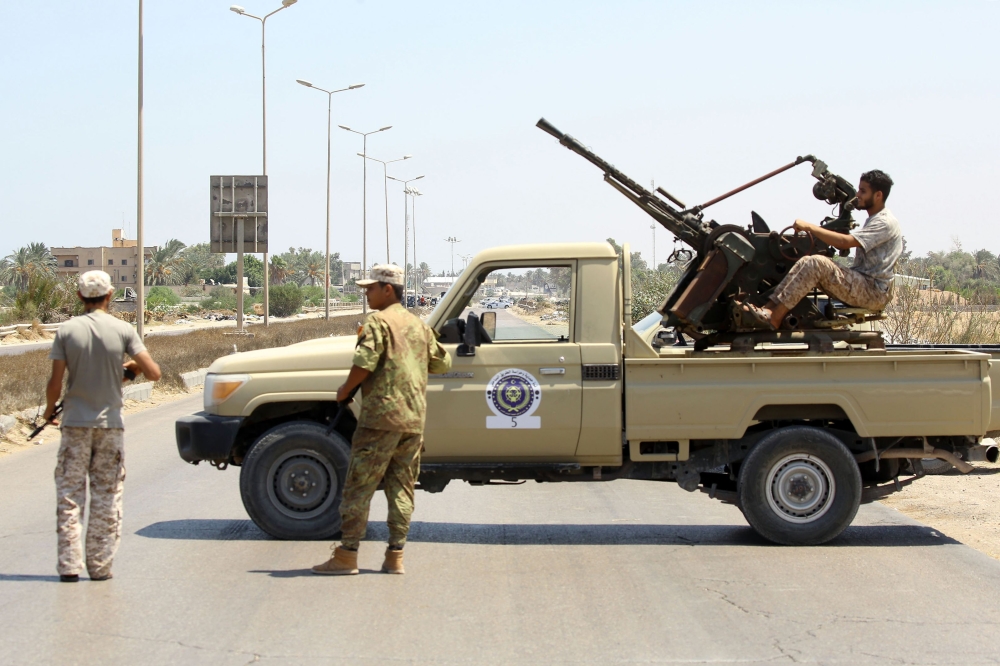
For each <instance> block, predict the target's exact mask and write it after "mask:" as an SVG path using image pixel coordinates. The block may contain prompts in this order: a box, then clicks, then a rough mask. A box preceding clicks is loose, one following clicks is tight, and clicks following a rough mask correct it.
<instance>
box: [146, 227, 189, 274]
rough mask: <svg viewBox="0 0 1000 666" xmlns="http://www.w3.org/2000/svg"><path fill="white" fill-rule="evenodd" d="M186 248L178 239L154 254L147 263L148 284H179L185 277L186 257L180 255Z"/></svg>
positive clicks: (169, 242)
mask: <svg viewBox="0 0 1000 666" xmlns="http://www.w3.org/2000/svg"><path fill="white" fill-rule="evenodd" d="M185 247H186V246H185V245H184V243H182V242H180V241H179V240H177V239H176V238H171V239H170V240H168V241H167V244H166V245H164V246H163V247H161V248H159V249H157V250H156V251H155V252H153V256H152V257H150V259H149V261H148V262H146V284H150V285H161V284H177V283H178V282H180V280H181V279H183V277H184V273H183V270H182V269H183V267H184V257H183V256H182V255H181V254H180V252H181V250H183V249H184V248H185Z"/></svg>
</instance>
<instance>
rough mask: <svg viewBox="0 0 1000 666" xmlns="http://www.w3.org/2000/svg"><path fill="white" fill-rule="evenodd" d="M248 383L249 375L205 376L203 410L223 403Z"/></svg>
mask: <svg viewBox="0 0 1000 666" xmlns="http://www.w3.org/2000/svg"><path fill="white" fill-rule="evenodd" d="M248 381H250V375H207V376H206V377H205V409H206V410H208V409H209V408H210V407H216V406H218V405H221V404H222V403H223V402H225V401H226V400H227V399H228V398H229V396H231V395H232V394H233V393H234V392H235V391H236V389H238V388H239V387H241V386H243V385H244V384H246V383H247V382H248Z"/></svg>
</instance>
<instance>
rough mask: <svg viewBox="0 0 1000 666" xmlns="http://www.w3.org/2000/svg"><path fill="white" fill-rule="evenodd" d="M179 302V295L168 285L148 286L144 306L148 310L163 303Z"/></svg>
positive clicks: (173, 303)
mask: <svg viewBox="0 0 1000 666" xmlns="http://www.w3.org/2000/svg"><path fill="white" fill-rule="evenodd" d="M180 302H181V297H180V296H178V295H177V294H176V293H175V292H174V290H173V289H170V288H169V287H150V288H149V293H148V294H146V307H147V308H148V309H150V310H152V309H154V308H157V307H161V306H165V305H177V304H178V303H180Z"/></svg>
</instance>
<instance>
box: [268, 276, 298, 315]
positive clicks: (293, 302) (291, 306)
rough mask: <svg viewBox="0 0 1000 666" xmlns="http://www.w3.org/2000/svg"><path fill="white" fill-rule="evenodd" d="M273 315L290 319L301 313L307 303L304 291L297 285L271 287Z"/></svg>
mask: <svg viewBox="0 0 1000 666" xmlns="http://www.w3.org/2000/svg"><path fill="white" fill-rule="evenodd" d="M270 296H271V299H270V300H271V303H270V305H271V314H272V315H273V316H275V317H290V316H292V315H293V314H295V313H296V312H298V311H299V308H301V307H302V303H303V302H304V301H305V295H304V294H303V293H302V289H300V288H299V286H298V285H296V284H281V285H278V286H277V287H271V294H270Z"/></svg>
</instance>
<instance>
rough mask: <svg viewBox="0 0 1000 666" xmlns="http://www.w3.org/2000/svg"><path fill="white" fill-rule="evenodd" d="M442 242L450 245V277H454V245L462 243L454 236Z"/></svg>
mask: <svg viewBox="0 0 1000 666" xmlns="http://www.w3.org/2000/svg"><path fill="white" fill-rule="evenodd" d="M444 242H445V243H451V276H452V277H455V243H461V242H462V241H460V240H458V239H457V238H455V237H454V236H448V237H447V238H445V239H444Z"/></svg>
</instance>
